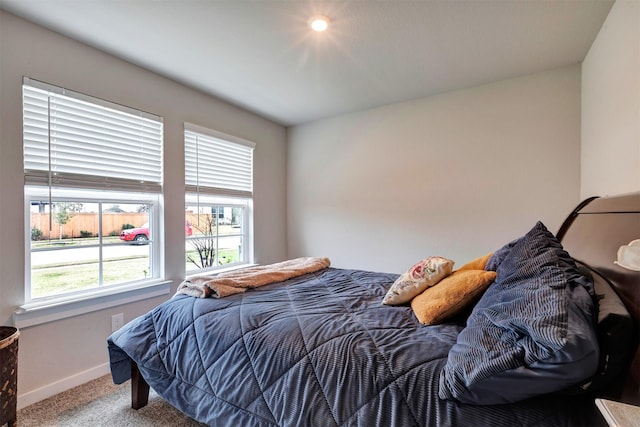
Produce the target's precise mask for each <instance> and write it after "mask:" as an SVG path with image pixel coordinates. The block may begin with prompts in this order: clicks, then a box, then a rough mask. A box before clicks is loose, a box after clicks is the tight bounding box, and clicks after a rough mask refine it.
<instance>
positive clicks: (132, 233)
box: [120, 221, 193, 244]
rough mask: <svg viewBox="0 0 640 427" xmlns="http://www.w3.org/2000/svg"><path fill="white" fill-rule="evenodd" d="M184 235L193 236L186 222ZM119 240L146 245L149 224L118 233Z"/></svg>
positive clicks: (189, 225)
mask: <svg viewBox="0 0 640 427" xmlns="http://www.w3.org/2000/svg"><path fill="white" fill-rule="evenodd" d="M184 234H185V235H186V236H191V235H192V234H193V230H192V229H191V224H189V223H188V222H186V221H185V223H184ZM120 240H124V241H125V242H134V243H139V244H144V243H146V242H147V241H148V240H149V223H148V222H147V223H144V224H143V225H142V227H138V228H127V229H126V230H122V231H121V232H120Z"/></svg>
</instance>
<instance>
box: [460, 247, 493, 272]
mask: <svg viewBox="0 0 640 427" xmlns="http://www.w3.org/2000/svg"><path fill="white" fill-rule="evenodd" d="M492 255H493V252H490V253H488V254H486V255H485V256H481V257H480V258H476V259H474V260H473V261H469V262H468V263H466V264H465V265H463V266H462V267H460V268H459V269H458V271H459V270H484V267H485V266H486V265H487V262H489V258H491V256H492Z"/></svg>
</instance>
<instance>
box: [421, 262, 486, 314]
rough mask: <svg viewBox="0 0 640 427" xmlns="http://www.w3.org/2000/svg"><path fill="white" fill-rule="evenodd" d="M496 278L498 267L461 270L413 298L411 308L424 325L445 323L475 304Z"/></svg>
mask: <svg viewBox="0 0 640 427" xmlns="http://www.w3.org/2000/svg"><path fill="white" fill-rule="evenodd" d="M495 278H496V272H495V271H484V270H470V269H465V270H462V269H460V270H457V271H455V272H453V273H452V274H451V275H450V276H447V277H445V278H444V279H442V280H441V281H440V282H439V283H438V284H437V285H435V286H432V287H430V288H428V289H426V290H425V291H424V292H422V293H421V294H420V295H418V296H416V297H415V298H414V299H413V300H411V309H412V310H413V313H414V314H415V316H416V317H417V318H418V321H419V322H420V323H422V324H423V325H435V324H438V323H442V322H443V321H444V320H447V319H449V318H451V317H453V316H455V315H456V314H458V313H460V312H461V311H462V310H463V309H465V308H466V307H468V306H469V305H471V304H474V303H475V301H476V299H478V298H479V297H480V295H482V293H483V292H484V291H485V289H487V288H488V287H489V285H490V284H491V283H492V282H493V281H494V280H495Z"/></svg>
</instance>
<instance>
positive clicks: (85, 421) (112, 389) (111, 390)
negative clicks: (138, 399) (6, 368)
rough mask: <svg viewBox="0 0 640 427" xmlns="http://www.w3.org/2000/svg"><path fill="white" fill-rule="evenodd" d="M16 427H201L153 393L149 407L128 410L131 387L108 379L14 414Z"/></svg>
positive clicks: (43, 401)
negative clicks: (16, 416)
mask: <svg viewBox="0 0 640 427" xmlns="http://www.w3.org/2000/svg"><path fill="white" fill-rule="evenodd" d="M17 426H18V427H45V426H46V427H78V426H132V427H133V426H135V427H156V426H189V427H190V426H194V427H198V426H204V424H200V423H198V422H196V421H194V420H193V419H191V418H189V417H187V416H185V415H184V414H182V413H181V412H180V411H178V410H177V409H175V408H174V407H173V406H171V405H170V404H169V403H167V402H166V401H165V400H163V399H162V398H161V397H160V396H158V395H157V394H156V393H155V392H154V391H153V390H151V392H150V393H149V404H148V405H147V406H145V407H144V408H141V409H138V410H135V409H131V384H130V382H129V381H127V382H126V383H124V384H120V385H115V384H113V382H112V381H111V376H110V375H105V376H103V377H100V378H98V379H96V380H93V381H90V382H88V383H86V384H83V385H80V386H78V387H75V388H72V389H70V390H67V391H65V392H63V393H60V394H57V395H55V396H52V397H50V398H48V399H45V400H42V401H40V402H37V403H34V404H33V405H29V406H27V407H25V408H22V409H20V410H19V411H18V419H17Z"/></svg>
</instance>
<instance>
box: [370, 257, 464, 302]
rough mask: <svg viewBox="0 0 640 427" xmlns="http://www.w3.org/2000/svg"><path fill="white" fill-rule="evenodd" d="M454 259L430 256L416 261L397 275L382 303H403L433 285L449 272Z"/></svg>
mask: <svg viewBox="0 0 640 427" xmlns="http://www.w3.org/2000/svg"><path fill="white" fill-rule="evenodd" d="M453 264H454V261H451V260H450V259H448V258H444V257H441V256H430V257H428V258H425V259H423V260H421V261H418V262H417V263H415V264H414V265H413V267H411V268H410V269H409V271H407V272H406V273H403V274H402V275H400V277H398V279H397V280H396V281H395V282H394V283H393V285H392V286H391V288H389V290H388V291H387V294H386V295H385V297H384V299H383V300H382V303H383V304H387V305H399V304H405V303H407V302H409V301H411V300H412V299H413V297H415V296H416V295H419V294H420V293H422V291H424V290H425V289H427V288H429V287H431V286H433V285H435V284H436V283H438V282H439V281H440V280H442V279H444V278H445V277H447V276H448V275H450V274H451V271H452V270H453Z"/></svg>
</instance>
